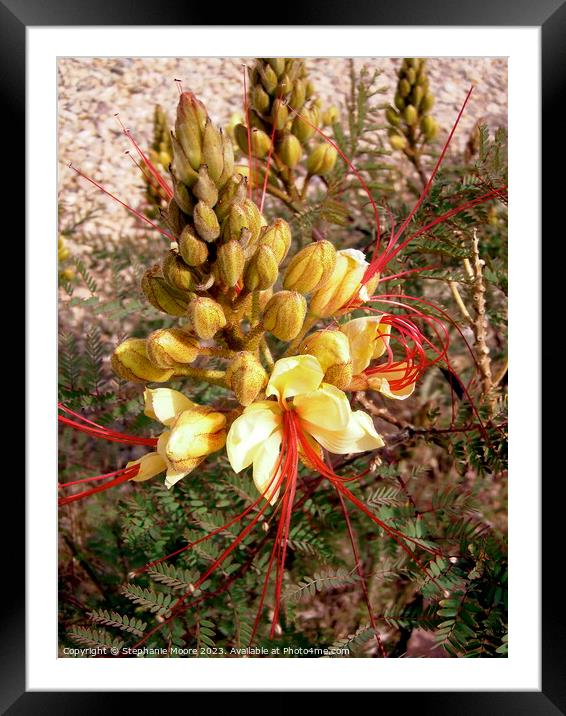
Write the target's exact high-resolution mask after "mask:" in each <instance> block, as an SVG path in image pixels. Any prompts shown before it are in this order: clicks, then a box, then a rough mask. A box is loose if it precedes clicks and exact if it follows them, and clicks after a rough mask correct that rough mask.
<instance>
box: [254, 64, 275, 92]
mask: <svg viewBox="0 0 566 716" xmlns="http://www.w3.org/2000/svg"><path fill="white" fill-rule="evenodd" d="M259 72H260V75H261V84H262V85H263V88H264V89H265V91H266V92H267V94H273V93H274V92H275V89H276V88H277V79H278V78H277V75H276V74H275V72H274V71H273V68H272V67H271V66H270V65H264V66H263V67H261V68H260V70H259Z"/></svg>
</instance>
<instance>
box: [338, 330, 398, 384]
mask: <svg viewBox="0 0 566 716" xmlns="http://www.w3.org/2000/svg"><path fill="white" fill-rule="evenodd" d="M381 319H382V316H369V317H362V318H354V319H353V320H351V321H348V322H347V323H345V324H344V325H342V326H340V330H341V331H342V332H343V333H345V334H346V335H347V336H348V340H349V342H350V353H351V356H352V372H353V373H354V375H358V374H359V373H361V372H362V371H364V370H365V369H366V368H367V367H368V365H369V364H370V361H371V360H372V358H379V357H380V356H382V355H383V354H384V353H385V351H386V350H387V345H388V344H389V332H390V331H389V326H386V325H380V322H381Z"/></svg>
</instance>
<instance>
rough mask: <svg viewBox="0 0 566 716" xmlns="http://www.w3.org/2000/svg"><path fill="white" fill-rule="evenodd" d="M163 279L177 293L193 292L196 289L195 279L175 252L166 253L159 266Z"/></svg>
mask: <svg viewBox="0 0 566 716" xmlns="http://www.w3.org/2000/svg"><path fill="white" fill-rule="evenodd" d="M161 269H162V271H163V278H164V279H165V280H166V281H167V283H168V284H169V285H170V286H173V288H177V289H179V291H193V290H194V289H195V288H196V281H195V277H194V276H193V273H192V271H191V269H190V268H189V267H188V266H187V264H186V263H185V262H184V261H183V259H182V258H181V257H180V256H179V254H178V253H177V252H176V251H168V252H167V255H166V256H165V258H164V259H163V262H162V264H161Z"/></svg>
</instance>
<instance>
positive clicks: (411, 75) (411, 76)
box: [405, 66, 417, 85]
mask: <svg viewBox="0 0 566 716" xmlns="http://www.w3.org/2000/svg"><path fill="white" fill-rule="evenodd" d="M405 77H406V78H407V82H408V83H409V85H414V84H415V82H416V81H417V73H416V72H415V68H414V66H413V67H409V68H408V69H407V71H406V73H405Z"/></svg>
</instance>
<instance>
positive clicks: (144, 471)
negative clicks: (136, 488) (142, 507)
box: [126, 452, 167, 482]
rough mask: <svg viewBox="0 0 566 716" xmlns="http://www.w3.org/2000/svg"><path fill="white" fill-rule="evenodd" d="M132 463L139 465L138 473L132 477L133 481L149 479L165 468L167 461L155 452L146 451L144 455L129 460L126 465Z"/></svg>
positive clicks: (128, 465)
mask: <svg viewBox="0 0 566 716" xmlns="http://www.w3.org/2000/svg"><path fill="white" fill-rule="evenodd" d="M132 465H139V466H140V469H139V472H138V474H137V475H136V476H135V477H132V480H133V481H134V482H143V481H144V480H149V479H150V478H151V477H155V475H159V473H160V472H164V471H165V470H166V468H167V463H166V462H165V460H164V459H163V458H162V457H161V455H159V453H157V452H148V453H147V454H146V455H142V457H140V458H139V460H134V461H133V462H129V463H128V464H127V465H126V467H132Z"/></svg>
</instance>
